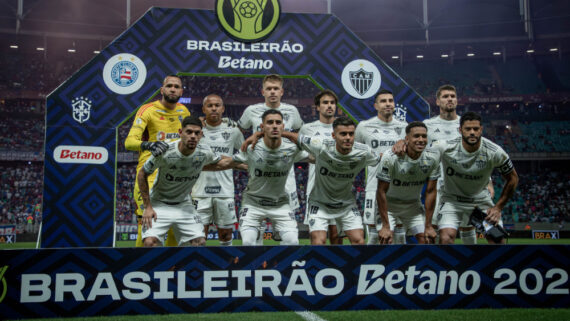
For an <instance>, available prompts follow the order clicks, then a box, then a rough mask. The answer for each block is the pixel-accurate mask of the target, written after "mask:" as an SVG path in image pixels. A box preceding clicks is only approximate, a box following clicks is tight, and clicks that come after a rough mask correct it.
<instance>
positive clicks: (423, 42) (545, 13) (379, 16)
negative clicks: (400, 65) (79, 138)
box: [0, 0, 570, 59]
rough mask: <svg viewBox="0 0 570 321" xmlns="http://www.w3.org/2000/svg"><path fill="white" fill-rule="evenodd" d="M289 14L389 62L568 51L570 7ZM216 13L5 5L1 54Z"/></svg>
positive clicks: (410, 4) (290, 8)
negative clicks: (146, 22)
mask: <svg viewBox="0 0 570 321" xmlns="http://www.w3.org/2000/svg"><path fill="white" fill-rule="evenodd" d="M280 2H281V5H282V7H283V10H284V11H286V12H308V13H326V12H332V13H333V14H335V15H336V16H337V17H339V19H340V20H341V21H343V22H344V23H345V24H346V25H347V26H349V27H350V28H351V29H352V30H353V31H354V32H355V33H356V35H358V36H359V37H360V38H361V39H363V40H364V41H366V42H367V43H368V44H369V45H370V46H371V47H372V48H374V49H375V50H376V51H377V52H378V53H379V54H380V55H381V56H382V57H383V58H385V59H386V58H387V57H392V56H398V57H401V56H404V57H408V59H409V58H412V57H413V58H415V57H416V56H417V55H423V56H424V57H425V58H430V57H433V58H435V57H437V58H439V57H440V55H441V54H451V55H456V56H466V54H467V53H470V52H472V53H475V54H477V55H478V56H481V55H489V56H491V55H493V52H495V53H496V52H500V53H501V55H509V54H510V55H513V54H517V55H520V54H524V53H525V52H526V50H528V49H533V50H535V51H536V53H539V52H542V53H548V52H549V51H550V49H551V48H558V50H559V51H558V54H560V55H561V54H562V52H566V51H568V50H569V49H568V48H566V47H568V46H567V45H566V47H565V46H564V45H565V43H570V41H569V40H570V1H567V0H382V1H379V0H311V1H306V0H281V1H280ZM152 6H161V7H176V8H199V9H213V6H214V1H213V0H98V1H91V0H18V1H8V0H2V1H0V12H1V13H0V17H1V19H0V40H1V41H0V46H1V49H0V50H2V51H4V50H6V48H9V47H10V45H11V44H17V45H18V46H19V47H20V48H22V50H36V48H38V47H43V48H45V47H48V48H49V49H48V50H62V51H64V50H67V49H69V48H71V47H73V48H76V49H77V51H78V52H79V51H81V50H86V51H89V52H92V51H95V50H100V49H102V48H104V47H105V46H106V45H107V44H108V43H109V42H110V41H111V40H113V39H114V38H115V37H117V36H118V35H119V34H120V33H122V32H123V31H124V30H125V29H126V28H127V26H128V25H130V24H132V23H133V22H134V21H136V19H138V18H139V17H140V16H141V15H143V14H144V13H145V12H146V11H147V10H148V9H149V8H150V7H152Z"/></svg>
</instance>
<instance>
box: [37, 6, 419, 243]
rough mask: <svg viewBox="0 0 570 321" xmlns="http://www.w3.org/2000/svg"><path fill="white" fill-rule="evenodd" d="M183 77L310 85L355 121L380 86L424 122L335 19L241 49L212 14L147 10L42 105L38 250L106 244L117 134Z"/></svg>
mask: <svg viewBox="0 0 570 321" xmlns="http://www.w3.org/2000/svg"><path fill="white" fill-rule="evenodd" d="M185 72H186V73H200V74H222V75H225V74H227V75H248V74H251V75H265V74H270V73H277V74H281V75H296V76H305V77H309V78H310V79H312V81H314V82H315V83H317V84H318V85H319V86H320V87H322V88H328V89H331V90H333V91H334V92H336V93H337V94H338V97H339V103H340V105H341V107H342V108H343V109H344V110H345V111H346V112H347V113H348V114H349V115H351V116H352V117H353V118H354V119H356V120H362V119H366V118H370V117H372V116H373V115H374V114H375V110H374V108H373V107H372V105H373V96H370V95H369V94H370V92H373V91H375V90H376V88H384V89H388V90H391V91H392V92H393V93H394V96H395V99H396V101H397V102H398V104H399V107H400V108H399V109H398V111H399V114H398V116H399V117H401V118H404V117H405V118H407V120H408V121H410V120H418V119H420V120H421V119H425V118H426V117H427V116H428V115H429V105H428V104H427V102H425V100H423V99H422V98H421V97H420V96H419V95H418V94H417V93H416V92H415V91H414V90H413V89H412V88H410V87H409V86H408V84H406V82H405V81H404V80H402V79H401V78H400V77H399V76H398V75H397V74H396V73H395V72H394V71H393V70H392V69H391V68H390V67H388V65H386V64H385V63H384V62H383V61H382V60H380V58H379V57H378V56H377V55H376V54H375V53H374V51H372V49H370V48H368V47H367V46H366V44H364V43H363V42H362V41H361V40H360V39H358V37H356V35H355V34H354V33H352V32H351V31H350V30H349V29H348V28H347V27H346V26H345V25H343V24H342V23H341V22H340V21H339V20H338V18H336V17H335V16H333V15H327V14H293V13H282V14H281V16H280V19H279V24H278V25H277V27H276V28H275V29H274V31H273V32H272V33H271V34H270V36H269V37H268V38H266V39H265V40H263V41H261V42H256V43H244V42H238V41H236V40H233V39H231V38H229V37H228V35H226V33H225V32H223V31H222V30H220V26H219V24H218V22H217V20H216V15H215V12H214V11H208V10H190V9H167V8H151V9H149V11H148V12H147V13H146V14H145V15H144V16H143V17H141V18H140V19H139V20H138V21H137V22H136V23H135V24H133V26H132V27H130V28H129V29H128V30H127V31H125V32H124V33H123V34H121V35H120V36H119V37H118V38H117V39H115V40H114V41H113V42H112V43H111V44H110V45H109V46H108V47H107V48H105V49H104V50H103V51H102V52H101V53H100V54H99V55H97V56H96V57H94V58H93V59H92V60H91V61H90V62H89V63H87V64H86V65H85V66H83V67H82V68H81V69H80V70H79V71H78V72H76V73H75V74H74V75H73V76H72V77H71V78H69V79H68V80H67V81H66V82H65V83H63V84H62V85H61V86H60V87H58V88H57V89H56V90H55V91H54V92H53V93H51V94H50V95H49V96H48V98H47V117H46V144H45V155H46V156H45V171H44V174H45V175H44V204H43V210H44V213H43V226H42V247H84V246H85V247H87V246H89V247H90V246H112V245H113V222H114V213H115V172H116V160H117V156H116V150H117V144H122V143H123V142H117V131H116V128H117V126H118V125H120V124H121V123H122V122H123V121H124V120H125V119H126V118H127V117H129V116H130V115H132V113H133V111H134V110H135V109H136V108H138V107H139V106H140V105H141V104H142V103H143V102H144V101H145V100H147V99H148V98H149V97H151V96H153V94H154V93H155V92H156V90H157V89H158V88H159V87H160V86H161V81H162V79H163V78H164V76H165V75H167V74H172V73H185ZM343 74H344V75H345V77H348V79H345V80H344V81H343V79H342V77H343ZM343 84H344V86H343ZM348 86H350V87H348ZM378 86H379V87H378ZM347 87H348V88H347ZM101 160H105V161H104V162H103V161H101Z"/></svg>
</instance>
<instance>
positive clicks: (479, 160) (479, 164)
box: [475, 158, 487, 169]
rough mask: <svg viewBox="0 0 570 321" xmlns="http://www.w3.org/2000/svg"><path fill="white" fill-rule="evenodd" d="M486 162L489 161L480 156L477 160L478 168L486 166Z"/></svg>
mask: <svg viewBox="0 0 570 321" xmlns="http://www.w3.org/2000/svg"><path fill="white" fill-rule="evenodd" d="M486 163H487V162H485V160H484V159H482V158H480V159H478V160H476V161H475V165H476V166H477V168H479V169H483V168H485V164H486Z"/></svg>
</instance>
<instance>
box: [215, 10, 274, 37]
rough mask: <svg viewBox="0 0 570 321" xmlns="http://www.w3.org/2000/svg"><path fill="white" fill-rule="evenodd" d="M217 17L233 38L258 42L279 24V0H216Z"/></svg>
mask: <svg viewBox="0 0 570 321" xmlns="http://www.w3.org/2000/svg"><path fill="white" fill-rule="evenodd" d="M215 6H216V18H217V19H218V23H219V24H220V26H221V27H222V29H223V30H224V31H225V32H226V34H228V36H230V37H231V38H232V39H235V40H237V41H241V42H258V41H261V40H263V39H265V38H267V37H268V36H269V35H270V34H271V32H273V30H274V29H275V28H276V27H277V25H278V24H279V17H280V15H281V5H280V4H279V0H216V4H215Z"/></svg>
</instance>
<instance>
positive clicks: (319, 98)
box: [315, 89, 338, 106]
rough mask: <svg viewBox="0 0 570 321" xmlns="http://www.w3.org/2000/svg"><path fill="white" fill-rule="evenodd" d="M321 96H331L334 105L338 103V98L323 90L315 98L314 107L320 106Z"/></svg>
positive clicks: (331, 92)
mask: <svg viewBox="0 0 570 321" xmlns="http://www.w3.org/2000/svg"><path fill="white" fill-rule="evenodd" d="M323 96H331V97H333V98H334V103H335V104H336V103H338V97H337V96H336V94H335V93H334V92H333V91H332V90H330V89H325V90H321V92H319V93H318V94H317V95H316V96H315V106H319V105H320V104H321V98H323Z"/></svg>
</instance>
